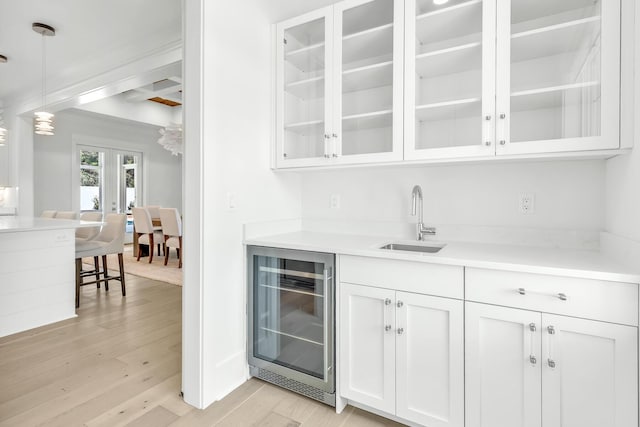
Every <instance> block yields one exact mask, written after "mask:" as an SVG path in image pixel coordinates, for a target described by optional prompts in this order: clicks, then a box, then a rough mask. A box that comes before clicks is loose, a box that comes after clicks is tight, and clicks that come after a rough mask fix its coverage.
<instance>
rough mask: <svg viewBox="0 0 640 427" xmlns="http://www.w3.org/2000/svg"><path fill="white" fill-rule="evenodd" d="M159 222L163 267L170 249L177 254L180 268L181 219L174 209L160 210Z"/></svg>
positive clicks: (167, 259)
mask: <svg viewBox="0 0 640 427" xmlns="http://www.w3.org/2000/svg"><path fill="white" fill-rule="evenodd" d="M160 222H161V223H162V234H164V245H165V249H164V265H167V262H169V250H170V248H176V251H177V253H178V268H182V219H181V218H180V214H179V213H178V209H176V208H160Z"/></svg>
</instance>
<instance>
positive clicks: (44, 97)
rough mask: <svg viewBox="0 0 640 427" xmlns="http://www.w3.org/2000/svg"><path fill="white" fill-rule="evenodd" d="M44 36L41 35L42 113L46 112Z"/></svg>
mask: <svg viewBox="0 0 640 427" xmlns="http://www.w3.org/2000/svg"><path fill="white" fill-rule="evenodd" d="M45 38H46V37H45V35H44V33H42V111H47V58H46V46H45Z"/></svg>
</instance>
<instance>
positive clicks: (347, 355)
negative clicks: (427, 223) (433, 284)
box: [339, 283, 464, 427]
mask: <svg viewBox="0 0 640 427" xmlns="http://www.w3.org/2000/svg"><path fill="white" fill-rule="evenodd" d="M340 287H341V289H340V304H341V309H340V319H341V320H340V331H339V334H340V347H341V350H340V362H341V364H340V366H341V371H340V382H341V395H342V397H344V398H347V399H349V400H350V401H351V402H353V403H360V404H362V405H366V406H368V407H371V408H375V409H377V410H379V411H383V412H385V413H388V414H391V415H395V416H397V417H400V418H402V419H404V420H407V421H410V422H412V423H416V424H420V425H425V426H429V427H444V426H450V427H458V426H459V427H462V426H463V425H464V349H463V345H464V338H463V328H464V325H463V302H462V301H460V300H455V299H450V298H442V297H434V296H428V295H421V294H416V293H411V292H401V291H395V290H391V289H384V288H376V287H371V286H363V285H355V284H351V283H341V284H340Z"/></svg>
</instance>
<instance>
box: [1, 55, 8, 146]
mask: <svg viewBox="0 0 640 427" xmlns="http://www.w3.org/2000/svg"><path fill="white" fill-rule="evenodd" d="M6 62H7V57H6V56H4V55H0V64H4V63H6ZM2 113H3V111H2V109H1V108H0V147H3V146H5V145H6V143H7V128H5V127H4V120H3V118H2Z"/></svg>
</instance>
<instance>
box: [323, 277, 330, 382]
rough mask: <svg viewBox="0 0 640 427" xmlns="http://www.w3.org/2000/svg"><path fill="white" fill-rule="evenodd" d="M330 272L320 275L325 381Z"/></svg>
mask: <svg viewBox="0 0 640 427" xmlns="http://www.w3.org/2000/svg"><path fill="white" fill-rule="evenodd" d="M330 275H331V272H330V269H328V268H325V269H324V271H323V273H322V286H323V289H324V298H323V299H324V304H323V307H324V313H323V315H324V318H323V323H324V327H323V328H322V329H323V332H324V373H323V376H324V378H325V380H326V379H327V375H328V373H329V324H328V322H329V305H330V304H331V301H332V298H331V297H332V295H331V286H330V285H329V280H331V279H330V277H329V276H330Z"/></svg>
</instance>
